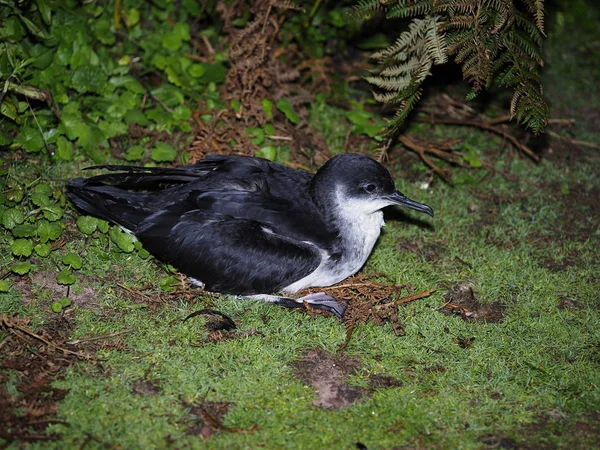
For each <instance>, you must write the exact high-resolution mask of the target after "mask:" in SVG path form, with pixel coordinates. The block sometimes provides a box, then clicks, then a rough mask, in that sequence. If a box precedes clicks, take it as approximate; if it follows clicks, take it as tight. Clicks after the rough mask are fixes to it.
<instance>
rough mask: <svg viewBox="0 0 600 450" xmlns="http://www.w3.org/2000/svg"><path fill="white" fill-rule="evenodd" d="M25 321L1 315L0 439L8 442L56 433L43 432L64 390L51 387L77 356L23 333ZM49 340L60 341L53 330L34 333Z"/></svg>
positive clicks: (34, 439) (38, 439) (45, 438)
mask: <svg viewBox="0 0 600 450" xmlns="http://www.w3.org/2000/svg"><path fill="white" fill-rule="evenodd" d="M22 330H29V327H28V321H27V320H26V319H19V318H14V317H7V316H4V317H3V320H2V331H3V332H6V333H7V337H6V338H5V340H4V341H2V353H1V356H0V404H1V405H2V407H1V408H0V423H1V424H2V427H0V439H3V440H4V441H5V444H8V445H9V444H10V443H12V442H20V443H23V442H43V441H49V440H54V439H58V438H59V436H57V435H55V434H49V433H47V432H46V429H47V427H48V425H50V424H53V423H65V422H63V421H61V420H59V419H57V413H58V403H59V402H60V401H61V400H62V399H63V398H64V397H65V396H66V395H67V393H68V391H66V390H62V389H57V388H54V387H52V383H53V382H54V381H55V380H57V379H59V378H60V377H61V376H62V374H63V369H64V368H66V367H68V366H69V365H71V364H73V363H74V362H75V361H76V360H77V358H76V357H75V356H74V355H69V354H65V353H64V352H62V351H61V350H59V349H57V348H55V347H53V346H52V345H48V344H46V343H45V342H42V341H40V340H39V339H36V338H34V337H32V336H31V335H29V334H27V333H26V332H23V331H22ZM37 334H38V335H39V336H41V337H42V338H43V339H45V340H46V341H47V342H50V343H54V342H56V343H60V342H62V339H61V336H60V334H59V333H58V331H57V330H56V329H54V330H49V331H48V330H43V331H38V333H37Z"/></svg>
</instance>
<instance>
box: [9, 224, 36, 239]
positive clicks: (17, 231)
mask: <svg viewBox="0 0 600 450" xmlns="http://www.w3.org/2000/svg"><path fill="white" fill-rule="evenodd" d="M12 235H13V236H14V237H18V238H23V237H32V236H35V235H36V228H35V225H31V224H23V225H17V226H16V227H14V228H13V229H12Z"/></svg>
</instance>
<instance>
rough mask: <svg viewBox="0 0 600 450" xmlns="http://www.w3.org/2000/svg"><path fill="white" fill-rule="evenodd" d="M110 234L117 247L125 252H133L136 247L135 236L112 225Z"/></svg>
mask: <svg viewBox="0 0 600 450" xmlns="http://www.w3.org/2000/svg"><path fill="white" fill-rule="evenodd" d="M108 235H109V236H110V240H111V241H113V242H114V243H115V244H117V247H119V248H120V249H121V250H122V251H124V252H125V253H131V252H132V251H133V250H134V249H135V246H134V239H133V236H131V235H130V234H128V233H125V232H124V231H122V230H121V229H120V228H119V227H116V226H115V227H112V228H111V229H110V231H109V232H108Z"/></svg>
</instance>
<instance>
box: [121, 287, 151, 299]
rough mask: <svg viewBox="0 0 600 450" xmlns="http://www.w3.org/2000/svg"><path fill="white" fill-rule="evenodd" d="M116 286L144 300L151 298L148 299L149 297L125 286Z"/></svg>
mask: <svg viewBox="0 0 600 450" xmlns="http://www.w3.org/2000/svg"><path fill="white" fill-rule="evenodd" d="M117 286H119V287H120V288H121V289H125V290H126V291H127V292H130V293H132V294H136V295H141V296H142V297H144V298H145V299H148V300H152V297H150V296H149V295H146V294H144V293H143V292H140V291H136V290H135V289H131V288H130V287H127V286H125V285H124V284H121V283H117Z"/></svg>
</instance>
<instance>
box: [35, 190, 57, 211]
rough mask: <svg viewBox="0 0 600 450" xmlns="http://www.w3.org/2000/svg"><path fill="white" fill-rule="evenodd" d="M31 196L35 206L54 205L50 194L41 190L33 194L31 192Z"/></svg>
mask: <svg viewBox="0 0 600 450" xmlns="http://www.w3.org/2000/svg"><path fill="white" fill-rule="evenodd" d="M30 198H31V202H32V203H33V204H34V205H35V206H39V207H40V208H43V207H45V206H50V205H52V200H50V198H49V197H48V195H46V194H44V193H41V192H34V193H33V194H31V197H30Z"/></svg>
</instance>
